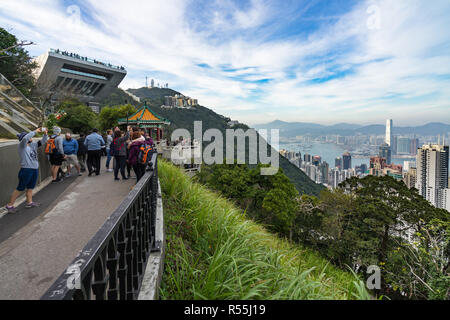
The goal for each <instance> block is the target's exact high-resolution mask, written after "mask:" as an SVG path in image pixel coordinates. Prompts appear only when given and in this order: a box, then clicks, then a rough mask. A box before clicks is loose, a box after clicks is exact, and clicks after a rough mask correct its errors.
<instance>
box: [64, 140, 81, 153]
mask: <svg viewBox="0 0 450 320" xmlns="http://www.w3.org/2000/svg"><path fill="white" fill-rule="evenodd" d="M63 147H64V154H67V155H71V154H77V153H78V142H77V140H75V139H73V138H72V139H70V140H67V139H64V141H63Z"/></svg>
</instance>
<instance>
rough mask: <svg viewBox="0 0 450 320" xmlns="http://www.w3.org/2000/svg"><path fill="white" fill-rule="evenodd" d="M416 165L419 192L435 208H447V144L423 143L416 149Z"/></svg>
mask: <svg viewBox="0 0 450 320" xmlns="http://www.w3.org/2000/svg"><path fill="white" fill-rule="evenodd" d="M416 166H417V181H416V189H417V190H419V194H421V195H422V196H423V197H424V198H425V199H427V200H428V201H430V202H431V203H432V204H433V205H434V206H435V207H437V208H449V207H450V202H449V201H450V198H449V192H450V191H449V185H448V169H449V168H448V166H449V146H446V145H441V144H429V145H423V146H422V147H421V148H419V149H418V151H417V157H416ZM447 210H448V209H447Z"/></svg>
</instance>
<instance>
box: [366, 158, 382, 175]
mask: <svg viewBox="0 0 450 320" xmlns="http://www.w3.org/2000/svg"><path fill="white" fill-rule="evenodd" d="M385 167H386V158H384V157H371V158H370V169H369V174H370V175H372V176H376V177H381V176H383V169H384V168H385Z"/></svg>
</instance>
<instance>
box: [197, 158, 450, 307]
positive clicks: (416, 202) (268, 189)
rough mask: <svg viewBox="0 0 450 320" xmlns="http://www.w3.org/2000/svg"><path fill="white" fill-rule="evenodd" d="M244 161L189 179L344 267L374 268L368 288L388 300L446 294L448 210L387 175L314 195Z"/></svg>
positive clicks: (449, 292) (449, 295)
mask: <svg viewBox="0 0 450 320" xmlns="http://www.w3.org/2000/svg"><path fill="white" fill-rule="evenodd" d="M258 173H259V170H258V169H257V168H256V169H250V168H249V167H247V166H245V165H234V166H233V165H228V166H225V165H215V166H211V167H206V168H205V170H203V171H202V172H201V173H200V174H198V175H197V177H196V179H197V180H198V181H199V182H201V183H203V184H205V185H207V186H208V187H210V188H212V189H214V190H216V191H218V192H220V193H221V194H222V195H223V196H224V197H226V198H227V199H229V200H232V201H234V202H235V204H236V205H238V206H239V207H241V209H242V210H245V212H246V214H247V215H248V216H249V217H251V218H252V219H254V220H255V221H257V222H259V223H262V224H264V225H266V226H267V228H268V229H269V230H271V231H272V232H277V233H278V234H280V235H281V236H284V237H289V239H290V240H291V241H294V242H296V243H300V244H302V245H305V246H307V247H309V248H311V249H313V250H314V251H317V252H319V253H320V254H322V255H323V256H324V257H326V258H327V259H329V261H331V262H332V263H333V264H334V265H335V266H337V267H339V268H341V269H343V270H347V269H348V268H350V269H351V270H352V271H353V272H355V273H357V274H358V275H359V276H361V277H362V278H368V277H369V276H371V275H372V273H371V272H368V269H369V267H370V266H373V265H375V266H378V267H379V268H380V271H381V279H380V284H381V287H380V288H379V289H378V290H375V291H374V292H373V293H374V294H375V295H377V296H380V297H381V296H383V297H388V298H391V299H450V272H449V271H450V270H449V266H450V264H449V258H450V236H449V235H450V215H449V213H448V212H447V211H446V210H443V209H437V208H435V207H433V206H432V205H431V204H430V203H429V202H427V201H426V200H425V199H424V198H423V197H421V196H420V195H419V194H418V193H417V191H416V190H414V189H413V190H410V189H408V188H407V187H406V185H405V184H404V183H403V182H401V181H397V180H395V179H393V178H391V177H389V176H386V177H374V176H368V177H365V178H363V179H358V178H356V177H354V178H352V179H348V180H346V181H345V182H344V183H343V184H341V186H340V188H339V189H337V190H334V191H328V190H324V191H322V193H321V194H320V197H314V196H308V195H302V196H301V197H300V196H299V195H298V194H295V192H293V191H292V190H293V186H292V185H291V184H290V182H289V180H288V179H287V178H286V177H285V176H284V174H283V173H282V172H279V173H278V174H277V175H274V176H260V175H259V174H258Z"/></svg>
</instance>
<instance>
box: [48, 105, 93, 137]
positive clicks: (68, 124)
mask: <svg viewBox="0 0 450 320" xmlns="http://www.w3.org/2000/svg"><path fill="white" fill-rule="evenodd" d="M58 112H64V115H63V116H62V117H61V118H60V119H59V120H57V124H58V125H59V126H61V127H64V128H68V129H70V130H72V131H73V132H74V133H82V132H85V133H86V132H89V131H90V130H91V129H92V128H95V127H97V124H98V119H97V114H95V113H94V112H92V110H91V108H89V107H88V106H86V105H85V104H83V103H81V102H79V101H78V100H76V99H66V100H64V101H63V102H62V103H61V104H60V105H59V109H58Z"/></svg>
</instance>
